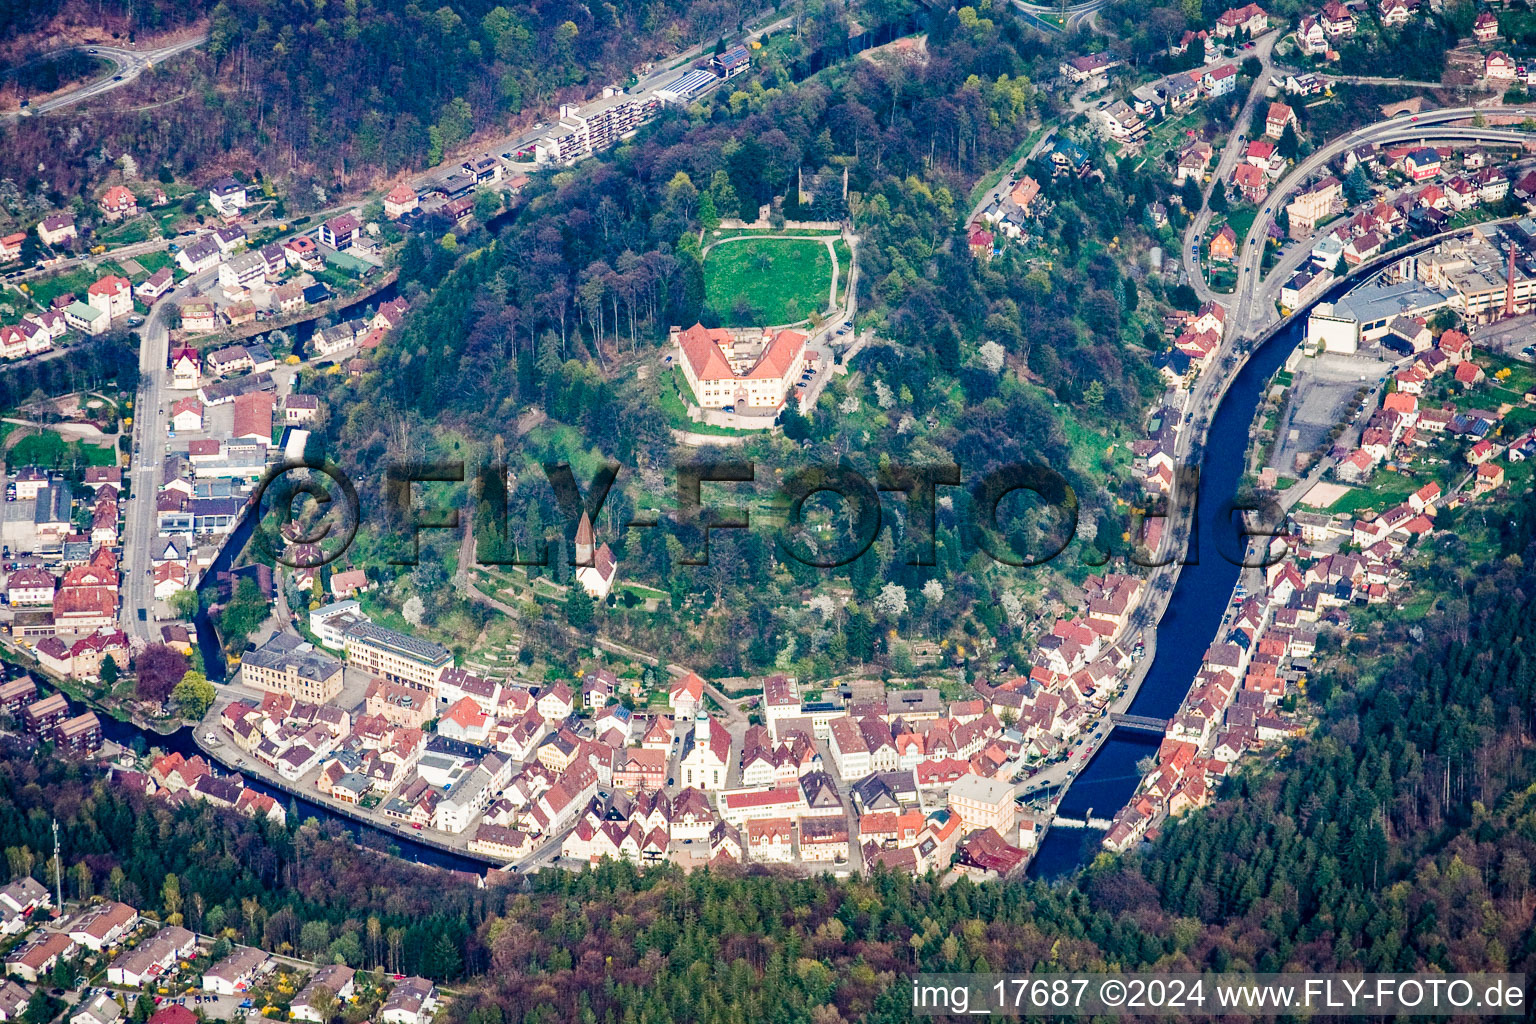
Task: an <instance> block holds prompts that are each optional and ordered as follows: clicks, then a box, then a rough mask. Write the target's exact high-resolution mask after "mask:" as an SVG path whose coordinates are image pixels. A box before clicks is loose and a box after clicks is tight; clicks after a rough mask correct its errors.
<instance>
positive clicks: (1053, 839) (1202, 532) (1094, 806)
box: [1030, 280, 1359, 878]
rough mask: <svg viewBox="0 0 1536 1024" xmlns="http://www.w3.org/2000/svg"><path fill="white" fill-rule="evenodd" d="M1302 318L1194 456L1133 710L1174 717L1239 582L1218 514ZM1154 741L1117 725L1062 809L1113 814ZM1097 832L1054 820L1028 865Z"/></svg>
mask: <svg viewBox="0 0 1536 1024" xmlns="http://www.w3.org/2000/svg"><path fill="white" fill-rule="evenodd" d="M1358 283H1359V282H1358V281H1356V280H1348V281H1343V282H1340V283H1339V284H1337V285H1335V286H1334V287H1333V288H1331V289H1330V290H1329V291H1328V292H1327V294H1325V295H1324V296H1322V298H1321V301H1324V302H1333V301H1335V300H1337V299H1338V298H1339V297H1340V296H1342V295H1343V294H1344V293H1345V292H1346V291H1348V290H1349V289H1350V288H1353V287H1355V286H1356V285H1357V284H1358ZM1305 332H1306V318H1305V317H1304V316H1298V317H1296V318H1295V319H1293V320H1292V321H1291V322H1290V323H1289V324H1288V325H1287V326H1286V327H1285V328H1283V329H1282V330H1280V331H1278V332H1276V333H1275V334H1274V335H1273V336H1271V337H1270V339H1269V340H1268V341H1266V342H1265V343H1264V344H1263V345H1262V346H1261V347H1260V348H1259V349H1258V350H1257V351H1256V352H1254V353H1253V355H1252V356H1251V357H1250V358H1249V360H1248V362H1247V364H1245V365H1244V366H1243V368H1242V369H1241V370H1239V371H1238V374H1237V376H1236V377H1235V378H1234V379H1233V381H1232V384H1231V386H1229V387H1228V388H1227V391H1226V394H1224V395H1223V396H1222V399H1221V403H1220V404H1219V405H1218V406H1217V408H1216V415H1215V417H1214V418H1213V419H1212V420H1211V429H1210V432H1209V434H1208V440H1209V443H1208V444H1207V445H1206V447H1205V453H1204V457H1203V458H1202V460H1201V462H1200V491H1199V506H1198V508H1199V523H1198V530H1197V531H1196V535H1195V536H1194V537H1193V538H1192V548H1191V561H1190V562H1189V563H1187V564H1186V565H1184V567H1183V568H1182V570H1181V571H1180V573H1179V580H1178V583H1177V584H1176V585H1175V586H1174V590H1173V594H1172V595H1171V596H1170V598H1169V601H1168V608H1167V610H1166V611H1164V612H1163V617H1162V619H1160V620H1159V621H1158V624H1157V648H1156V654H1155V655H1154V656H1153V660H1152V665H1151V667H1150V668H1149V669H1148V670H1147V675H1146V678H1145V679H1144V680H1143V681H1142V684H1141V689H1140V690H1138V691H1137V693H1136V699H1135V700H1133V701H1132V702H1131V706H1130V707H1129V708H1128V709H1127V711H1128V713H1130V714H1133V715H1149V716H1151V717H1153V718H1170V717H1172V716H1173V713H1174V711H1176V710H1177V709H1178V707H1179V704H1180V703H1181V702H1183V700H1184V697H1185V695H1186V694H1187V693H1188V692H1189V687H1190V684H1191V683H1193V682H1194V678H1195V675H1196V673H1198V672H1199V670H1200V664H1201V662H1202V661H1203V660H1204V658H1205V652H1206V649H1207V648H1208V647H1210V645H1211V643H1212V642H1213V641H1214V639H1215V636H1216V629H1217V627H1218V626H1219V625H1220V624H1221V618H1222V615H1223V614H1224V613H1225V612H1226V609H1227V605H1228V603H1229V602H1230V601H1231V598H1232V591H1233V588H1234V587H1235V586H1236V585H1237V577H1238V572H1239V567H1238V566H1237V565H1236V564H1234V563H1233V561H1232V559H1233V557H1234V556H1235V555H1236V553H1237V552H1238V551H1240V550H1241V540H1240V538H1239V536H1238V534H1237V531H1236V529H1235V526H1236V523H1235V522H1232V521H1229V520H1228V517H1226V516H1224V515H1222V512H1223V509H1224V506H1225V503H1227V502H1229V501H1231V500H1232V497H1233V495H1234V494H1236V493H1237V485H1238V483H1239V481H1240V480H1241V479H1242V475H1243V468H1244V466H1245V464H1246V461H1247V453H1248V438H1249V429H1250V427H1251V426H1252V424H1253V418H1254V415H1255V414H1256V413H1257V411H1258V408H1259V399H1260V397H1261V396H1262V394H1263V392H1264V388H1265V385H1266V384H1267V383H1268V382H1269V379H1270V377H1271V376H1272V375H1273V374H1274V373H1275V371H1276V370H1278V369H1279V368H1280V367H1281V366H1283V365H1284V364H1285V361H1286V359H1287V358H1289V357H1290V354H1291V352H1292V350H1293V349H1295V348H1296V346H1297V345H1299V344H1300V343H1301V339H1302V336H1303V334H1305ZM1157 748H1158V740H1157V739H1156V738H1154V737H1151V736H1146V735H1139V734H1137V733H1133V732H1130V731H1129V730H1125V729H1119V730H1116V731H1115V732H1114V733H1112V734H1111V735H1110V737H1109V739H1108V740H1107V741H1106V742H1105V743H1104V745H1103V746H1102V747H1100V748H1099V752H1098V753H1097V754H1096V755H1094V758H1093V760H1092V761H1090V762H1088V765H1087V767H1086V768H1084V769H1083V771H1082V773H1081V774H1079V775H1078V776H1077V778H1076V780H1075V781H1074V782H1073V783H1072V784H1071V788H1069V789H1068V790H1067V794H1066V796H1065V797H1064V798H1063V799H1062V802H1061V807H1060V813H1061V814H1064V815H1067V816H1069V817H1073V818H1086V817H1087V815H1088V811H1089V810H1092V811H1093V815H1094V817H1099V818H1112V817H1114V815H1115V814H1116V813H1117V812H1118V811H1119V810H1120V808H1121V807H1123V806H1125V803H1126V801H1128V800H1129V799H1130V797H1131V794H1132V793H1134V792H1135V791H1136V784H1137V782H1138V781H1140V779H1141V777H1142V773H1141V772H1138V771H1137V770H1136V762H1137V761H1139V760H1141V759H1142V758H1144V757H1149V756H1151V755H1154V754H1156V753H1157ZM1103 835H1104V834H1103V833H1102V832H1100V831H1097V830H1093V829H1056V828H1053V829H1051V830H1049V831H1048V832H1047V833H1046V837H1045V840H1044V841H1043V842H1042V843H1041V845H1040V851H1039V852H1038V853H1037V854H1036V855H1035V858H1034V860H1033V861H1032V862H1031V864H1030V873H1031V874H1033V875H1035V876H1037V877H1040V878H1060V877H1062V876H1064V875H1066V874H1069V873H1070V872H1072V871H1074V870H1076V869H1077V868H1078V867H1080V866H1081V865H1082V864H1084V863H1086V862H1087V861H1088V860H1090V859H1092V857H1093V855H1094V854H1096V853H1097V852H1099V850H1100V847H1099V840H1100V839H1102V838H1103Z"/></svg>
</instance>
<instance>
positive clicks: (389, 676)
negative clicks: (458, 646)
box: [342, 622, 453, 700]
mask: <svg viewBox="0 0 1536 1024" xmlns="http://www.w3.org/2000/svg"><path fill="white" fill-rule="evenodd" d="M342 640H343V650H344V652H345V654H346V659H347V664H349V665H355V666H357V667H359V668H361V669H363V670H365V671H367V672H371V673H373V674H374V675H376V676H378V677H379V678H381V679H385V680H388V681H389V682H392V683H399V684H401V685H404V686H410V687H414V688H416V689H418V690H425V691H427V692H428V693H429V694H431V695H432V697H433V699H434V700H435V699H436V697H437V684H438V681H439V680H440V679H442V678H443V673H444V672H445V671H447V670H448V669H449V668H452V667H453V654H452V652H450V651H449V650H448V648H446V647H444V646H443V645H442V644H436V643H433V642H432V641H430V640H421V639H418V638H417V637H414V636H408V635H406V634H405V633H397V632H395V631H394V630H392V629H385V628H384V627H383V626H376V625H374V624H373V623H371V622H359V623H357V624H356V625H354V626H352V627H351V628H350V629H348V630H347V631H346V633H344V634H343V635H342Z"/></svg>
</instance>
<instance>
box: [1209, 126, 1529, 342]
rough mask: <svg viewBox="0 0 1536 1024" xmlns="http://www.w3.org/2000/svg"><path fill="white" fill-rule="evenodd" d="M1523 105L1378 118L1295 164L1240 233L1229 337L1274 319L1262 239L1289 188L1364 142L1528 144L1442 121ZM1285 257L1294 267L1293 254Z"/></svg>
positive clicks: (1494, 130) (1274, 288)
mask: <svg viewBox="0 0 1536 1024" xmlns="http://www.w3.org/2000/svg"><path fill="white" fill-rule="evenodd" d="M1527 110H1528V108H1525V107H1482V108H1479V107H1449V108H1446V109H1445V110H1437V111H1431V112H1429V113H1426V114H1420V115H1418V116H1417V117H1416V118H1408V119H1405V118H1393V119H1389V120H1386V121H1378V122H1377V123H1375V124H1372V125H1368V126H1367V127H1365V128H1361V129H1359V130H1357V131H1354V132H1351V133H1350V134H1348V135H1344V136H1341V137H1339V138H1337V139H1334V140H1332V141H1331V142H1329V143H1328V144H1326V145H1324V146H1323V147H1321V148H1320V149H1318V150H1317V152H1315V153H1313V154H1312V155H1311V156H1309V157H1307V158H1306V159H1304V160H1303V161H1301V163H1299V164H1297V165H1296V167H1294V168H1293V169H1292V170H1291V171H1290V173H1288V174H1287V175H1286V176H1285V177H1284V178H1282V179H1281V180H1280V182H1279V183H1278V184H1277V185H1276V186H1275V188H1274V189H1273V190H1272V191H1271V192H1270V194H1269V196H1268V197H1267V198H1266V200H1265V204H1264V206H1263V208H1262V209H1261V210H1260V211H1259V214H1258V216H1256V217H1255V218H1254V220H1253V225H1252V226H1251V227H1250V228H1249V230H1248V234H1247V235H1246V236H1245V237H1244V238H1243V243H1242V247H1241V249H1240V250H1239V255H1238V260H1237V263H1236V266H1237V271H1238V287H1237V290H1236V291H1235V292H1234V293H1233V295H1231V296H1227V297H1226V298H1227V301H1228V302H1230V304H1231V308H1229V310H1228V320H1227V324H1228V336H1229V339H1231V340H1233V341H1235V340H1237V339H1238V338H1239V337H1242V336H1243V335H1254V334H1256V333H1258V332H1261V331H1262V330H1263V329H1264V328H1265V327H1267V326H1268V323H1269V322H1270V321H1271V320H1272V319H1273V318H1274V315H1275V310H1274V304H1273V299H1274V297H1275V295H1276V294H1278V290H1279V287H1280V285H1281V284H1283V283H1284V278H1282V277H1281V276H1280V273H1279V271H1280V270H1281V269H1282V268H1281V267H1279V266H1277V267H1276V268H1274V269H1273V270H1272V271H1271V272H1270V274H1269V275H1268V278H1267V280H1266V279H1265V276H1264V275H1263V271H1262V263H1263V256H1264V241H1265V239H1266V238H1267V237H1268V232H1269V228H1270V226H1271V225H1272V224H1273V223H1274V221H1275V216H1276V214H1277V213H1278V212H1279V211H1280V209H1281V208H1282V207H1284V206H1285V204H1286V202H1287V199H1288V197H1289V196H1290V195H1291V193H1293V192H1295V191H1296V190H1297V189H1298V188H1300V187H1301V185H1302V184H1303V183H1305V182H1306V181H1307V180H1308V179H1309V178H1310V177H1311V176H1312V175H1314V174H1316V173H1318V172H1319V171H1320V170H1322V169H1323V168H1324V167H1325V166H1326V165H1327V164H1328V163H1329V161H1331V160H1333V159H1334V158H1336V157H1338V156H1340V155H1342V154H1343V153H1345V152H1346V151H1347V150H1350V149H1353V148H1354V147H1356V146H1360V145H1364V144H1366V143H1375V144H1377V145H1390V144H1393V143H1403V142H1431V141H1460V142H1503V143H1518V144H1526V143H1529V142H1532V141H1536V136H1533V135H1532V134H1531V133H1529V132H1524V131H1519V130H1516V129H1514V128H1512V127H1502V128H1501V127H1497V126H1493V125H1485V126H1483V127H1476V126H1472V125H1457V126H1450V125H1446V123H1445V122H1448V121H1459V120H1464V119H1466V118H1469V117H1472V116H1474V115H1476V114H1481V115H1483V116H1484V117H1485V118H1488V117H1522V118H1523V117H1525V116H1526V114H1527ZM1184 255H1185V259H1186V260H1187V259H1188V257H1189V248H1188V242H1187V241H1186V245H1185V253H1184ZM1288 262H1289V263H1291V264H1292V265H1293V268H1294V265H1295V259H1294V254H1293V257H1292V259H1291V260H1290V261H1288ZM1202 283H1203V282H1202Z"/></svg>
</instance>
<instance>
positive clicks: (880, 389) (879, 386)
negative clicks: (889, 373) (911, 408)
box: [874, 380, 896, 409]
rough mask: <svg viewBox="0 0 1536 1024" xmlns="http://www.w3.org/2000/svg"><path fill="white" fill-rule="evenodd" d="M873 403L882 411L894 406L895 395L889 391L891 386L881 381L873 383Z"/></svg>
mask: <svg viewBox="0 0 1536 1024" xmlns="http://www.w3.org/2000/svg"><path fill="white" fill-rule="evenodd" d="M874 388H875V402H876V404H878V405H879V406H880V408H882V409H889V408H890V407H891V406H893V405H895V404H896V395H895V393H894V392H893V391H891V386H890V385H889V384H887V383H886V382H885V381H883V380H877V381H875V382H874Z"/></svg>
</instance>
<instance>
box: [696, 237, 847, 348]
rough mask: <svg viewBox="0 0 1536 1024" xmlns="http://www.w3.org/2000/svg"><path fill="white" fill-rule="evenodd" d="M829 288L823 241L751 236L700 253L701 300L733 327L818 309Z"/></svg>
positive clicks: (790, 319)
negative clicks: (702, 297) (701, 262)
mask: <svg viewBox="0 0 1536 1024" xmlns="http://www.w3.org/2000/svg"><path fill="white" fill-rule="evenodd" d="M831 287H832V257H831V255H830V254H829V253H828V252H827V247H826V244H825V243H823V242H817V241H813V240H810V239H804V238H752V239H745V240H743V241H739V242H729V243H726V244H725V245H717V246H715V247H714V248H713V249H711V250H710V251H709V253H708V254H707V255H706V256H705V257H704V299H705V301H706V302H707V303H709V305H710V306H711V307H712V308H713V309H714V310H715V312H716V313H718V314H719V315H720V318H721V320H722V322H724V323H726V324H731V325H734V326H755V325H759V324H762V325H779V324H790V323H795V322H797V321H800V320H804V319H805V318H806V317H808V316H810V315H811V314H812V313H820V312H822V311H823V310H824V309H825V308H826V305H827V292H828V291H829V290H830V289H831Z"/></svg>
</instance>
